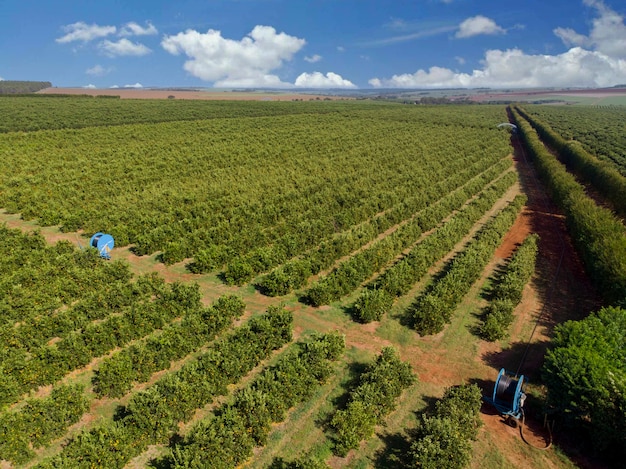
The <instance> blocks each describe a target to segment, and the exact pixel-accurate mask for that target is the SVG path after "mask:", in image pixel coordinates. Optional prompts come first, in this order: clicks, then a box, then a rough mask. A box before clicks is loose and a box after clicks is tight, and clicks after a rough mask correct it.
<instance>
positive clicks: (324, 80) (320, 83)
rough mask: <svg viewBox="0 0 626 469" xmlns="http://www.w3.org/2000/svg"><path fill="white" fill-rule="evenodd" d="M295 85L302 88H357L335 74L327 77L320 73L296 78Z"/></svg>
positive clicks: (329, 74) (331, 73)
mask: <svg viewBox="0 0 626 469" xmlns="http://www.w3.org/2000/svg"><path fill="white" fill-rule="evenodd" d="M295 85H296V86H298V87H301V88H356V85H355V84H354V83H352V82H351V81H350V80H345V79H344V78H342V77H341V75H338V74H336V73H333V72H328V73H327V74H326V75H324V74H323V73H320V72H313V73H303V74H301V75H300V76H299V77H298V78H296V83H295Z"/></svg>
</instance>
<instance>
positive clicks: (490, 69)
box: [369, 47, 626, 88]
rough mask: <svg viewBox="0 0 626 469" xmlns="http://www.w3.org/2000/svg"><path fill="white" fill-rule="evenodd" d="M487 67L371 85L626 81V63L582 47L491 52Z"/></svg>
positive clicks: (434, 71) (439, 70)
mask: <svg viewBox="0 0 626 469" xmlns="http://www.w3.org/2000/svg"><path fill="white" fill-rule="evenodd" d="M483 66H484V67H483V68H482V69H481V70H474V71H473V72H472V73H455V72H454V71H452V70H450V69H447V68H442V67H431V68H430V69H428V71H425V70H418V71H417V72H415V73H413V74H403V75H394V76H393V77H392V78H390V79H379V78H374V79H372V80H370V81H369V83H370V85H372V86H374V87H390V88H396V87H397V88H457V87H462V88H466V87H467V88H470V87H492V88H529V87H542V86H558V87H568V86H581V87H603V86H611V85H614V84H616V83H621V82H624V81H626V60H620V59H615V58H611V57H608V56H607V55H605V54H602V53H601V52H595V51H588V50H585V49H582V48H580V47H575V48H572V49H570V50H569V51H567V52H565V53H563V54H560V55H529V54H526V53H524V52H523V51H521V50H519V49H509V50H506V51H501V50H490V51H487V53H486V54H485V59H484V60H483Z"/></svg>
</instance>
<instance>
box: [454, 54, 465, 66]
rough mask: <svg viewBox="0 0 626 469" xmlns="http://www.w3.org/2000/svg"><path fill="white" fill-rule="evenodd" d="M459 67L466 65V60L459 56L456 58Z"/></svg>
mask: <svg viewBox="0 0 626 469" xmlns="http://www.w3.org/2000/svg"><path fill="white" fill-rule="evenodd" d="M454 60H456V61H457V63H458V64H459V65H465V62H466V60H465V59H464V58H463V57H459V56H458V55H457V56H456V57H455V58H454Z"/></svg>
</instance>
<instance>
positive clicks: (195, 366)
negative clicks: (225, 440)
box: [36, 308, 293, 468]
mask: <svg viewBox="0 0 626 469" xmlns="http://www.w3.org/2000/svg"><path fill="white" fill-rule="evenodd" d="M292 321H293V317H292V315H291V313H289V312H287V311H285V310H284V309H281V308H270V309H268V312H267V314H264V315H260V316H254V317H252V318H251V319H250V320H249V321H248V322H247V323H246V324H244V325H242V326H240V327H238V328H236V329H235V330H233V331H232V333H230V334H229V335H227V336H226V337H224V338H223V339H221V340H219V341H217V342H215V343H214V344H212V345H211V346H210V347H209V348H208V349H207V350H206V351H205V352H204V353H202V354H201V355H200V356H199V357H198V358H197V359H196V360H194V361H190V362H187V363H186V364H185V365H184V366H183V367H182V368H181V369H180V370H178V371H176V372H174V373H169V374H167V375H165V376H164V377H163V378H161V379H160V380H159V381H157V382H156V383H155V384H153V385H151V386H150V387H149V388H148V389H146V390H145V391H139V392H137V393H135V394H133V395H132V396H131V398H130V399H129V401H128V403H127V404H126V405H125V406H123V407H121V408H119V409H118V411H117V418H116V419H114V420H112V421H105V422H103V423H101V424H98V425H96V426H95V427H94V428H92V429H90V430H84V431H83V432H81V433H79V434H78V435H77V436H75V437H74V438H72V439H71V440H70V441H69V442H68V443H67V444H66V445H65V446H64V447H63V449H62V450H61V452H60V453H58V454H57V455H56V456H53V457H51V458H49V459H46V460H44V461H43V462H41V463H40V464H39V465H37V466H36V467H40V468H52V467H54V468H59V467H68V468H70V467H71V468H82V467H85V468H87V467H95V466H97V467H107V468H122V467H124V466H125V465H126V464H127V463H128V462H129V461H130V459H131V458H133V457H135V456H137V455H139V454H140V453H142V452H143V451H144V450H145V449H146V448H147V447H148V445H151V444H157V443H160V444H162V443H166V442H167V441H168V439H169V438H170V437H171V436H172V435H173V434H174V433H175V432H176V430H177V428H178V423H179V422H185V421H188V420H189V419H190V418H191V417H192V416H193V415H194V412H195V411H196V410H197V409H199V408H202V407H203V406H205V405H206V404H208V403H210V402H212V401H213V400H214V399H215V398H216V397H217V396H219V395H223V394H226V393H227V392H228V388H227V386H228V385H229V384H233V383H236V382H238V381H239V380H240V379H241V378H242V377H243V376H245V375H246V374H247V373H248V372H250V370H252V369H253V368H254V367H255V366H257V365H258V364H259V362H260V361H261V360H263V359H265V358H267V357H268V356H269V355H270V354H271V352H272V351H273V350H276V349H278V348H280V347H282V346H283V345H285V344H286V343H288V342H290V341H291V328H292Z"/></svg>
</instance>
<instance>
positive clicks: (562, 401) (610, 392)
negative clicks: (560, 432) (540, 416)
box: [542, 307, 626, 462]
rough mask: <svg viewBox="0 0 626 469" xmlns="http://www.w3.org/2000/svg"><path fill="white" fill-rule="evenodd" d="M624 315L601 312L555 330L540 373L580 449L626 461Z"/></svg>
mask: <svg viewBox="0 0 626 469" xmlns="http://www.w3.org/2000/svg"><path fill="white" fill-rule="evenodd" d="M625 338H626V310H624V309H621V308H615V307H609V308H603V309H601V310H600V311H598V312H597V313H592V314H591V315H589V317H587V318H586V319H583V320H582V321H568V322H566V323H564V324H562V325H559V326H557V328H556V329H555V335H554V339H553V341H552V348H551V349H550V350H549V351H548V352H547V354H546V357H545V364H544V366H543V370H542V376H543V380H544V382H545V384H546V386H547V387H548V402H547V403H548V407H549V410H550V411H551V412H553V413H554V414H556V415H557V416H558V418H559V419H560V420H561V421H562V422H563V424H564V425H565V426H567V427H568V428H570V429H571V430H572V431H573V432H574V433H573V434H574V435H576V436H577V437H578V439H579V440H580V443H581V444H582V445H585V446H587V445H589V444H591V446H592V448H593V449H594V450H595V451H597V452H598V453H602V454H604V455H605V456H607V457H608V458H611V457H612V458H614V459H615V460H616V461H620V462H623V460H624V457H626V421H625V420H624V409H626V339H625Z"/></svg>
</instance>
